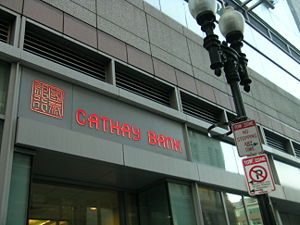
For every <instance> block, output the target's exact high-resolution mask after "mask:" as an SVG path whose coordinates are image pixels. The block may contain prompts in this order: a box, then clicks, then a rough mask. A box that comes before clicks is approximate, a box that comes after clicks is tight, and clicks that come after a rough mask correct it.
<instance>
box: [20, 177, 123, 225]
mask: <svg viewBox="0 0 300 225" xmlns="http://www.w3.org/2000/svg"><path fill="white" fill-rule="evenodd" d="M15 224H16V223H15ZM28 224H29V225H41V224H49V225H58V224H59V225H74V224H85V225H119V224H120V218H119V205H118V193H117V192H115V191H109V190H99V189H91V188H83V187H78V186H63V185H56V184H46V183H37V182H35V183H33V184H32V186H31V198H30V210H29V221H28Z"/></svg>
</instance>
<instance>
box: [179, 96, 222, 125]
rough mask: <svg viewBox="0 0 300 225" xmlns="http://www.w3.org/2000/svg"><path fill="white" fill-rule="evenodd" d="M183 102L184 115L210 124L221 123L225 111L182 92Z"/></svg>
mask: <svg viewBox="0 0 300 225" xmlns="http://www.w3.org/2000/svg"><path fill="white" fill-rule="evenodd" d="M181 102H182V108H183V112H184V113H186V114H188V115H190V116H193V117H196V118H199V119H201V120H204V121H206V122H209V123H217V122H220V116H221V114H222V112H223V110H221V109H219V108H217V107H215V106H212V105H210V104H208V103H206V102H204V101H202V100H200V99H198V98H196V97H193V96H191V95H188V94H186V93H184V92H181Z"/></svg>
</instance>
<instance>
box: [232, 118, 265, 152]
mask: <svg viewBox="0 0 300 225" xmlns="http://www.w3.org/2000/svg"><path fill="white" fill-rule="evenodd" d="M232 132H233V135H234V140H235V144H236V147H237V149H238V153H239V156H241V157H242V156H248V155H254V154H258V153H262V152H263V148H262V145H261V142H260V139H259V135H258V129H257V126H256V123H255V121H254V120H248V121H243V122H240V123H235V124H233V125H232Z"/></svg>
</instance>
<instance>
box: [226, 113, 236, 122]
mask: <svg viewBox="0 0 300 225" xmlns="http://www.w3.org/2000/svg"><path fill="white" fill-rule="evenodd" d="M227 119H228V122H230V123H236V122H235V119H236V115H234V114H232V113H228V112H227Z"/></svg>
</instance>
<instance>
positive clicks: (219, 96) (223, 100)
mask: <svg viewBox="0 0 300 225" xmlns="http://www.w3.org/2000/svg"><path fill="white" fill-rule="evenodd" d="M213 91H214V94H215V98H216V102H217V104H219V105H221V106H223V107H225V108H227V109H229V110H231V111H233V108H232V105H231V102H230V98H231V96H229V95H227V94H225V93H224V92H222V91H219V90H218V89H214V90H213Z"/></svg>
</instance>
